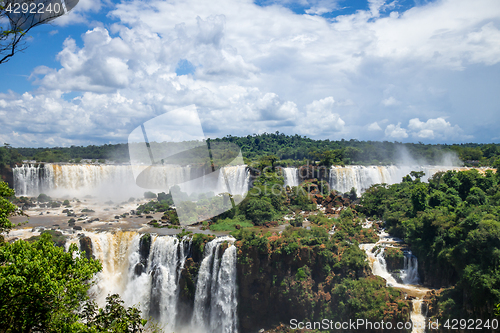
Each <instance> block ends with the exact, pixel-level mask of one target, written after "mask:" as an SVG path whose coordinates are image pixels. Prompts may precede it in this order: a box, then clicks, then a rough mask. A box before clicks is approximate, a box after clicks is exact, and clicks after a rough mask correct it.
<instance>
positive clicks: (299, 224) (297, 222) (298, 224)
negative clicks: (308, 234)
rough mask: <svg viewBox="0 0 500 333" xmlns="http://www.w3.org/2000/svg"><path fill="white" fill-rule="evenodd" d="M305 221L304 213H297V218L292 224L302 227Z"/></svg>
mask: <svg viewBox="0 0 500 333" xmlns="http://www.w3.org/2000/svg"><path fill="white" fill-rule="evenodd" d="M303 222H304V217H303V216H302V215H296V216H295V218H294V219H293V220H292V221H290V225H291V226H293V227H302V223H303Z"/></svg>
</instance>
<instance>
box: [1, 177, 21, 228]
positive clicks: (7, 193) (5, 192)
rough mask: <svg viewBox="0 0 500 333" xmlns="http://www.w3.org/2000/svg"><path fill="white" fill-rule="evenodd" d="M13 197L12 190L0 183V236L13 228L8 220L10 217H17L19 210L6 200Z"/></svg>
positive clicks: (5, 184)
mask: <svg viewBox="0 0 500 333" xmlns="http://www.w3.org/2000/svg"><path fill="white" fill-rule="evenodd" d="M12 196H14V190H13V189H11V188H9V186H8V185H7V183H5V182H3V181H0V234H2V233H8V232H9V231H10V229H12V228H13V227H14V224H13V223H12V222H11V221H10V220H9V217H10V216H12V215H19V214H20V210H19V208H17V206H16V205H14V204H13V203H12V202H10V201H9V200H8V198H10V197H12Z"/></svg>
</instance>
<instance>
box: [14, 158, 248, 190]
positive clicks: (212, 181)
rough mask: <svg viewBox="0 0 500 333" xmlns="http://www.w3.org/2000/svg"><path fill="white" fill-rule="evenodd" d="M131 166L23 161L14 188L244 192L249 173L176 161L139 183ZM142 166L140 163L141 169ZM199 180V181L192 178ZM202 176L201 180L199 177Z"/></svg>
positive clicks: (240, 167)
mask: <svg viewBox="0 0 500 333" xmlns="http://www.w3.org/2000/svg"><path fill="white" fill-rule="evenodd" d="M134 168H141V167H138V166H130V165H113V164H103V165H97V164H52V163H45V164H39V165H37V164H23V165H22V166H19V167H15V168H14V169H13V172H14V189H15V190H16V195H18V196H21V195H24V196H37V195H38V194H40V193H45V194H51V195H54V196H59V197H62V196H65V195H70V196H78V197H81V196H82V195H96V194H97V195H100V196H101V197H103V198H106V197H112V198H114V197H117V196H119V197H123V199H128V198H129V197H133V196H135V197H142V195H143V194H144V192H145V191H147V190H148V189H151V190H153V191H155V192H159V191H160V190H163V191H166V192H168V189H169V188H170V187H171V186H173V185H179V186H180V189H181V190H182V191H183V192H186V193H187V194H191V193H193V192H201V191H200V187H201V188H202V190H205V191H206V192H209V191H210V192H213V193H214V194H218V193H223V192H230V193H231V194H233V195H244V194H245V193H246V192H247V191H248V187H249V182H250V173H249V170H248V168H247V167H246V166H245V165H237V166H226V167H224V168H222V169H220V170H217V171H216V172H214V173H210V172H207V170H206V169H204V168H196V167H189V166H187V167H180V166H175V165H165V166H157V167H156V166H155V167H154V168H150V169H149V170H148V173H147V175H148V177H149V178H150V179H149V180H148V183H147V185H151V184H152V185H154V186H152V187H151V188H148V187H147V186H142V187H141V186H138V185H137V184H139V185H141V184H140V183H139V181H138V180H137V179H135V178H134V171H137V170H134ZM144 168H145V167H142V169H144ZM193 180H198V181H193ZM200 180H201V181H200Z"/></svg>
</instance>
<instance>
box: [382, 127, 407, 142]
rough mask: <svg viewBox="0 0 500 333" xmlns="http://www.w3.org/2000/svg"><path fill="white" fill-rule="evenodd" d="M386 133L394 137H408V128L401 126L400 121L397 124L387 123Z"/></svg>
mask: <svg viewBox="0 0 500 333" xmlns="http://www.w3.org/2000/svg"><path fill="white" fill-rule="evenodd" d="M385 135H386V136H387V137H389V138H392V139H406V138H407V137H408V133H407V132H406V129H404V128H401V123H398V124H397V125H394V124H389V125H387V127H386V128H385Z"/></svg>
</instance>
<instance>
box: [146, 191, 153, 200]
mask: <svg viewBox="0 0 500 333" xmlns="http://www.w3.org/2000/svg"><path fill="white" fill-rule="evenodd" d="M144 198H145V199H156V193H153V192H151V191H147V192H144Z"/></svg>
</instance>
